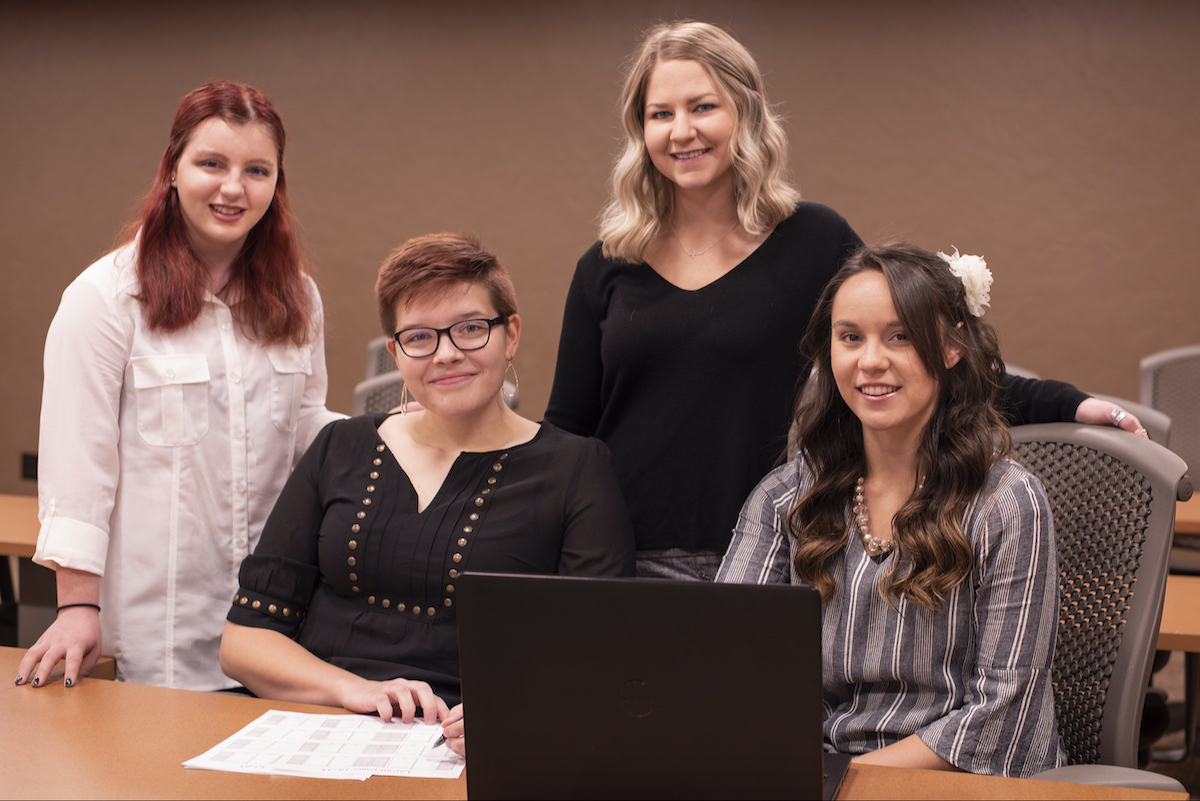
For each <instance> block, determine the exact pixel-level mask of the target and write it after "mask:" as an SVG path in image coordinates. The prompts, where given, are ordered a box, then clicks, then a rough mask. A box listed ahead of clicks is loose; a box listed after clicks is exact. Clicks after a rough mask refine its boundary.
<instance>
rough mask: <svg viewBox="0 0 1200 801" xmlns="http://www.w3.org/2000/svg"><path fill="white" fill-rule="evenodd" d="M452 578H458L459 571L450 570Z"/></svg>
mask: <svg viewBox="0 0 1200 801" xmlns="http://www.w3.org/2000/svg"><path fill="white" fill-rule="evenodd" d="M450 578H458V571H457V570H455V569H454V568H451V569H450Z"/></svg>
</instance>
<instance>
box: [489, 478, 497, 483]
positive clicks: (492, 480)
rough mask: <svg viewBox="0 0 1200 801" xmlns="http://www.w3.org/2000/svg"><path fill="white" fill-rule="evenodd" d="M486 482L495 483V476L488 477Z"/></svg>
mask: <svg viewBox="0 0 1200 801" xmlns="http://www.w3.org/2000/svg"><path fill="white" fill-rule="evenodd" d="M488 483H489V484H495V483H496V477H495V476H492V477H491V478H489V479H488Z"/></svg>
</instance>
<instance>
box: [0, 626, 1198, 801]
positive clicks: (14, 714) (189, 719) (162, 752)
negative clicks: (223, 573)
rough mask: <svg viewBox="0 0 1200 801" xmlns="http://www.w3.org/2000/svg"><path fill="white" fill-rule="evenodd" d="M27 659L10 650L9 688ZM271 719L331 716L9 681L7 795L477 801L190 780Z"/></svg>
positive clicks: (1026, 790)
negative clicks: (215, 751) (193, 762)
mask: <svg viewBox="0 0 1200 801" xmlns="http://www.w3.org/2000/svg"><path fill="white" fill-rule="evenodd" d="M22 653H23V652H22V651H21V650H20V649H17V648H0V677H2V676H6V675H8V674H9V673H12V672H14V671H15V670H16V666H17V663H18V662H19V661H20V658H21V654H22ZM268 709H286V710H293V711H297V712H317V713H325V714H328V713H330V712H335V711H336V710H332V709H330V708H329V707H317V706H308V705H305V704H290V703H283V702H280V701H264V700H261V699H258V698H248V697H246V696H241V695H226V694H222V693H201V692H188V691H186V690H168V689H164V688H161V687H147V686H144V685H139V684H122V683H119V682H110V681H95V680H91V679H88V680H84V681H82V682H80V683H79V684H78V685H76V686H74V687H71V688H70V689H67V688H65V687H63V686H62V684H61V683H54V684H50V685H47V686H45V687H39V688H37V689H34V688H32V687H14V686H13V685H12V683H11V682H3V681H0V720H3V721H4V725H3V726H0V754H3V757H0V759H2V760H3V766H2V767H0V776H3V778H4V782H3V785H2V786H0V796H4V797H7V798H255V799H257V798H264V799H267V798H334V797H336V798H346V799H356V798H399V799H405V798H458V799H461V798H466V797H467V781H466V778H465V774H464V777H462V778H459V779H457V780H445V779H407V778H397V777H385V776H374V777H372V778H370V779H367V780H366V781H362V782H360V781H344V780H335V779H308V778H300V777H293V776H261V775H255V774H245V773H220V772H216V771H208V770H189V769H187V768H184V767H183V764H182V763H183V761H184V760H186V759H191V758H192V757H194V756H199V755H200V754H202V753H204V752H205V751H207V750H208V749H210V748H212V747H213V746H214V745H216V744H217V743H219V742H221V741H222V740H224V739H225V738H226V737H229V736H230V735H231V734H233V733H234V732H236V731H237V730H238V729H240V728H242V727H243V726H245V725H246V724H247V723H249V722H250V721H252V720H254V719H255V718H257V717H258V716H259V715H261V714H262V713H263V712H266V711H267V710H268ZM838 798H839V799H847V800H849V799H884V798H899V799H917V798H928V799H942V798H947V799H949V798H999V799H1032V798H1053V799H1060V798H1061V799H1068V798H1078V799H1117V798H1131V799H1176V801H1182V800H1183V799H1186V798H1187V795H1186V794H1184V793H1161V792H1155V791H1150V790H1132V789H1128V788H1123V787H1101V786H1091V785H1082V784H1065V783H1059V782H1039V781H1030V780H1026V779H1004V778H999V777H995V776H974V775H971V774H969V773H942V772H937V771H924V770H905V769H902V768H880V767H873V766H870V765H863V766H858V765H855V766H851V768H850V770H849V772H848V773H847V774H846V778H845V781H844V782H843V783H842V789H841V792H840V793H839V794H838Z"/></svg>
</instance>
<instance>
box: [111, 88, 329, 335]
mask: <svg viewBox="0 0 1200 801" xmlns="http://www.w3.org/2000/svg"><path fill="white" fill-rule="evenodd" d="M210 117H220V118H221V119H223V120H225V121H226V122H228V123H230V124H236V125H248V124H255V125H262V126H264V127H265V128H266V129H267V131H269V132H270V134H271V136H272V137H273V138H274V140H275V151H276V159H277V161H278V162H279V177H278V181H277V182H276V185H275V196H274V198H273V199H272V200H271V205H270V206H269V207H268V208H267V211H266V213H265V214H263V217H262V219H261V220H259V221H258V224H257V225H255V226H254V227H253V228H252V229H250V233H249V234H248V235H247V236H246V242H245V244H244V245H243V246H242V251H241V253H239V254H238V257H237V259H236V260H235V261H234V263H233V267H232V272H231V274H230V278H229V287H230V289H232V290H233V292H232V293H231V295H232V297H235V298H237V299H238V301H237V302H236V303H235V304H234V305H233V307H232V311H233V314H234V317H235V319H236V320H237V321H238V323H239V325H241V326H242V328H243V330H245V331H246V332H247V333H248V334H249V335H250V336H252V337H254V339H256V340H258V341H260V342H263V343H268V344H270V343H280V342H291V343H292V344H296V345H300V344H303V343H304V342H306V341H307V340H308V337H309V334H310V332H311V326H312V320H313V313H314V309H313V301H312V297H311V296H310V291H309V287H308V278H307V275H306V272H305V267H304V264H303V260H302V257H301V255H300V248H299V246H298V245H297V243H296V237H295V229H296V219H295V216H294V215H293V214H292V204H291V202H290V201H289V200H288V194H287V180H286V179H285V177H284V172H283V144H284V132H283V121H282V120H280V119H279V113H278V112H277V111H276V110H275V107H274V106H272V105H271V101H269V100H267V98H266V97H265V96H264V95H263V94H262V93H261V92H259V91H258V90H257V89H254V88H253V87H250V86H247V85H246V84H242V83H234V82H232V81H213V82H211V83H206V84H205V85H204V86H201V87H200V88H199V89H195V90H193V91H191V92H189V93H188V94H186V95H184V97H183V99H182V100H180V101H179V108H178V110H176V112H175V122H174V123H173V124H172V125H171V140H170V142H169V143H168V144H167V149H166V151H165V152H164V153H163V157H162V162H161V163H160V164H159V165H158V175H157V177H155V179H154V185H153V186H151V187H150V191H149V192H148V193H147V195H146V199H145V201H144V202H143V205H142V211H141V214H140V215H139V216H138V219H137V220H136V221H135V222H134V223H133V224H131V225H130V226H129V228H128V229H127V231H126V241H130V240H132V239H133V238H134V237H135V236H138V237H140V240H139V242H138V259H137V276H138V282H139V284H140V285H141V294H140V295H139V296H138V300H139V301H141V304H142V313H143V314H144V315H145V316H146V322H147V323H148V324H149V326H150V330H152V331H159V330H161V331H177V330H179V329H181V328H186V327H187V326H189V325H191V324H192V323H193V322H195V320H196V318H197V317H199V316H200V312H201V311H202V310H203V308H204V292H205V283H206V280H207V277H208V273H207V271H206V270H205V268H204V266H203V265H202V264H201V263H200V261H199V259H197V258H196V255H195V253H193V252H192V249H191V247H190V245H189V244H188V235H187V228H186V226H185V223H184V220H183V212H182V211H181V209H180V206H179V196H178V195H177V194H176V193H175V191H174V190H173V189H172V187H171V175H172V174H173V173H174V172H175V168H176V165H177V164H178V163H179V156H180V154H181V153H183V149H184V148H185V147H187V144H188V141H189V140H190V139H191V136H192V131H194V130H195V129H196V126H198V125H199V124H200V123H202V122H204V121H205V120H206V119H208V118H210Z"/></svg>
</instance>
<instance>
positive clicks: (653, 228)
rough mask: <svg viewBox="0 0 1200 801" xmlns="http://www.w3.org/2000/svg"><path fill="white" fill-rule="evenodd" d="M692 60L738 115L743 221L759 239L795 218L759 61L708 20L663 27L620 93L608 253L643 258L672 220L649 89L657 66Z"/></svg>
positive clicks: (648, 41)
mask: <svg viewBox="0 0 1200 801" xmlns="http://www.w3.org/2000/svg"><path fill="white" fill-rule="evenodd" d="M673 60H686V61H695V62H697V63H699V64H700V65H701V66H703V67H704V69H705V71H707V72H708V74H709V77H710V78H712V80H713V83H714V84H715V85H716V87H717V90H718V91H719V92H720V93H721V95H722V96H723V97H724V98H725V100H726V102H728V103H730V104H731V105H732V106H733V108H734V111H735V122H734V132H733V138H732V141H731V143H730V145H731V148H730V149H731V151H732V155H733V170H734V174H735V176H736V181H735V189H734V192H735V199H736V201H737V213H738V220H739V221H740V222H741V224H742V226H743V227H744V228H745V229H746V231H747V232H748V233H750V234H751V235H752V236H758V235H760V234H762V233H763V232H765V231H769V230H771V229H772V228H774V227H775V226H776V225H778V224H779V223H780V222H782V221H783V220H785V219H787V218H788V217H789V216H791V214H792V209H793V207H794V206H795V204H796V201H797V200H799V199H800V193H799V192H798V191H797V190H796V188H795V187H794V186H792V184H791V183H790V182H789V181H788V179H787V176H786V171H787V155H788V145H787V136H786V135H785V134H784V132H783V126H782V125H781V124H780V122H779V116H778V115H777V114H776V113H775V112H774V111H773V110H772V109H771V107H770V105H768V104H767V100H766V96H765V94H764V93H763V81H762V73H761V72H760V71H759V69H758V64H757V63H756V62H755V61H754V56H752V55H750V51H749V50H747V49H746V48H745V47H743V46H742V44H741V43H740V42H738V40H737V39H734V38H733V36H732V35H730V34H729V33H728V32H727V31H725V30H723V29H721V28H718V27H717V26H715V25H710V24H708V23H707V22H695V21H693V20H681V21H677V22H666V23H659V24H658V25H655V26H654V27H653V28H651V29H650V30H649V31H648V32H647V33H646V35H645V37H644V38H643V39H642V44H641V47H639V48H638V50H637V51H636V52H635V53H634V54H633V55H632V56H631V57H630V60H629V66H628V68H627V72H626V74H625V86H624V88H623V89H622V90H621V123H622V125H623V126H624V128H625V146H624V149H623V151H622V153H621V155H620V156H619V157H618V158H617V162H616V164H615V165H614V166H613V172H612V179H611V188H612V199H611V200H610V201H609V203H608V206H607V207H606V208H605V210H604V213H603V215H602V216H601V220H600V239H601V240H603V242H604V245H603V247H604V255H605V256H608V257H609V258H614V259H620V260H622V261H628V262H637V261H641V259H642V254H643V253H644V252H645V250H646V247H647V246H648V245H649V244H650V241H651V240H652V239H654V237H655V235H656V234H657V233H658V230H659V227H660V226H661V225H662V223H663V222H664V221H666V220H668V219H669V218H670V216H671V212H672V210H673V204H674V196H673V191H672V190H673V184H672V183H671V182H670V180H668V179H667V178H666V177H665V176H663V174H662V173H660V172H659V171H658V170H657V169H656V168H655V166H654V164H653V162H651V161H650V155H649V153H647V152H646V143H645V113H646V84H647V83H648V82H649V80H650V73H651V72H653V70H654V67H655V66H656V65H657V64H658V62H660V61H673Z"/></svg>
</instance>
